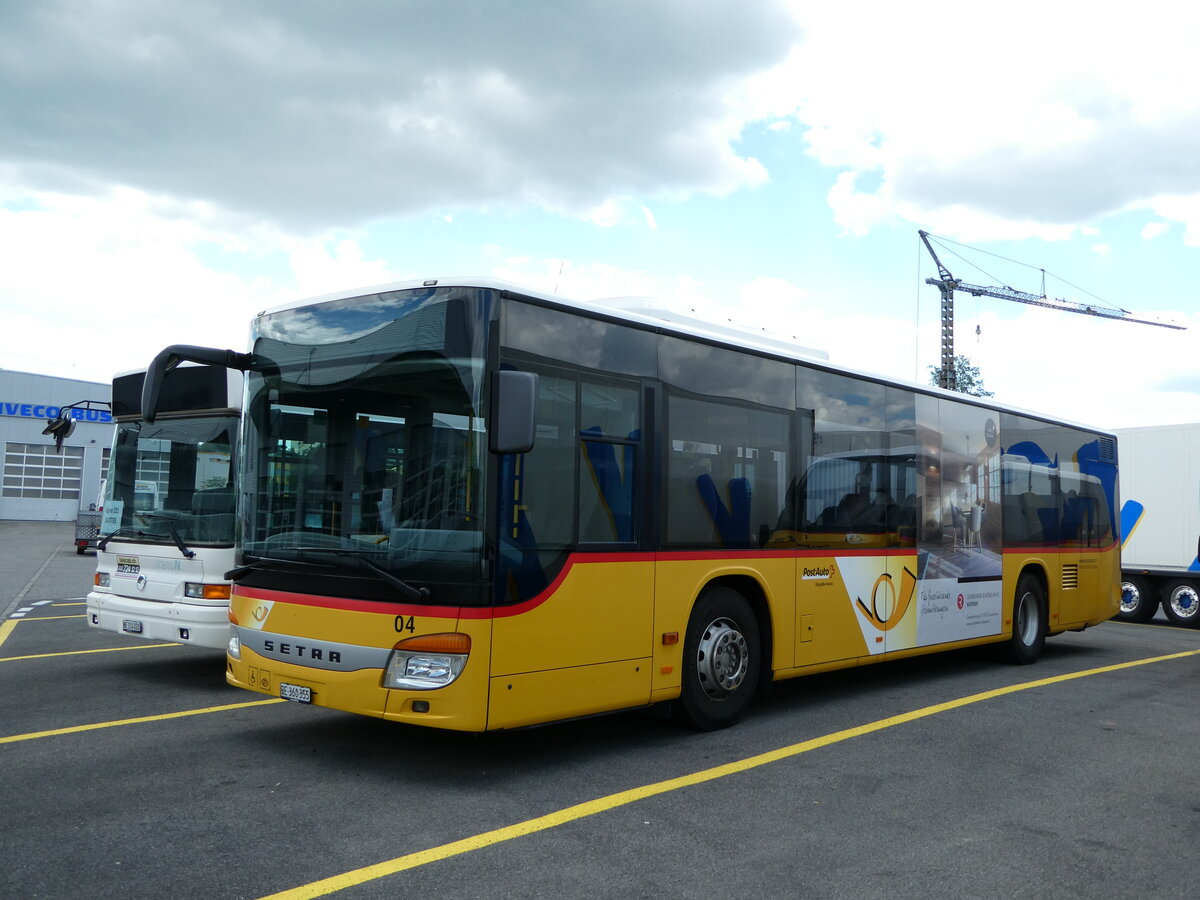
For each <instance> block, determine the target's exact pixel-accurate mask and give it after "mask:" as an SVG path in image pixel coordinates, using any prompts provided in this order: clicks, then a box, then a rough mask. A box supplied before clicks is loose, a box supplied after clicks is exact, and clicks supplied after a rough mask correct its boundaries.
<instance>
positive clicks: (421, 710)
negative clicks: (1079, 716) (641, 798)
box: [144, 279, 1120, 731]
mask: <svg viewBox="0 0 1200 900" xmlns="http://www.w3.org/2000/svg"><path fill="white" fill-rule="evenodd" d="M184 359H190V360H194V361H197V362H206V363H209V364H221V365H228V366H231V367H234V368H239V369H242V370H244V371H245V372H246V402H245V414H244V422H243V440H242V445H241V446H242V449H241V465H240V481H239V485H240V492H241V494H240V497H239V500H238V515H239V521H240V546H241V553H242V557H241V560H240V564H239V565H238V567H237V568H236V569H234V570H233V571H232V572H231V573H230V577H231V578H232V579H233V580H234V582H235V584H234V588H233V596H232V600H231V604H230V622H231V628H230V636H229V647H228V664H227V679H228V681H229V683H230V684H233V685H236V686H238V687H242V688H246V689H248V690H251V691H257V692H260V693H263V694H269V695H272V696H277V697H284V698H286V699H289V700H294V701H297V702H300V703H311V704H316V705H320V706H326V707H332V708H335V709H341V710H347V711H350V712H355V713H362V714H365V715H371V716H378V717H381V718H385V719H391V720H394V721H399V722H408V723H412V724H418V725H428V726H435V727H439V728H449V729H459V730H468V731H484V730H492V729H504V728H516V727H521V726H528V725H534V724H538V723H543V722H550V721H555V720H562V719H567V718H571V717H577V716H584V715H591V714H595V713H601V712H607V711H613V710H622V709H631V708H636V707H644V706H648V705H651V704H656V703H664V702H668V701H670V702H671V704H672V711H673V713H674V715H675V716H676V717H677V718H679V719H680V720H682V721H683V722H685V723H687V724H689V725H691V726H693V727H697V728H702V729H711V728H718V727H722V726H725V725H728V724H730V723H732V722H734V721H736V720H737V719H738V718H739V717H741V716H742V715H743V714H744V712H745V711H746V709H747V707H748V706H749V705H750V703H751V702H752V700H753V699H754V696H755V694H756V693H758V692H759V691H760V690H761V689H762V688H764V687H765V685H766V684H768V683H769V682H771V681H773V680H778V679H783V678H791V677H794V676H798V675H804V674H808V673H813V672H821V671H827V670H831V669H838V668H843V667H848V666H855V665H860V664H864V663H870V662H879V661H883V660H890V659H897V658H901V657H906V656H912V655H914V654H919V653H929V652H935V651H938V650H944V649H950V648H958V647H967V646H973V645H979V644H985V643H993V642H994V643H997V644H999V645H1001V647H1002V649H1003V650H1004V651H1005V652H1006V653H1007V655H1008V656H1009V657H1011V658H1012V659H1013V660H1015V661H1016V662H1019V663H1028V662H1033V661H1034V660H1036V659H1037V658H1038V656H1039V655H1040V653H1041V651H1042V647H1043V642H1044V640H1045V638H1046V636H1048V635H1053V634H1058V633H1060V632H1064V631H1069V630H1081V629H1083V628H1085V627H1087V626H1089V625H1095V624H1098V623H1100V622H1102V621H1104V620H1106V619H1108V618H1109V617H1111V616H1112V615H1113V614H1114V613H1115V612H1116V610H1117V608H1118V604H1119V581H1120V577H1119V556H1118V547H1117V540H1116V537H1117V527H1116V522H1115V515H1116V510H1117V509H1118V503H1117V496H1116V491H1117V487H1116V486H1117V447H1116V441H1115V439H1114V438H1113V437H1112V436H1111V435H1109V434H1105V433H1100V432H1097V431H1093V430H1090V429H1087V428H1084V427H1080V426H1076V425H1070V424H1065V423H1062V422H1057V421H1052V420H1050V419H1047V418H1044V417H1041V416H1037V415H1034V414H1030V413H1026V412H1021V411H1018V410H1013V409H1008V408H1004V407H1001V406H997V405H994V404H991V403H988V402H985V401H983V400H980V399H978V398H972V397H965V396H962V395H956V394H950V393H947V392H944V391H939V390H937V389H935V388H926V387H918V386H915V385H908V384H900V383H893V382H891V381H888V380H885V379H881V378H878V377H874V376H869V375H865V374H861V373H854V372H850V371H845V370H842V369H839V368H836V367H834V366H832V365H830V364H829V363H828V362H827V361H826V360H825V359H824V358H823V356H822V355H821V354H816V353H809V352H807V351H803V350H801V349H799V348H797V347H795V346H792V345H789V344H783V343H779V342H776V341H773V340H771V339H770V338H769V337H768V336H765V335H762V334H758V335H756V334H754V333H751V332H741V331H737V330H733V329H722V328H719V327H716V326H710V325H704V324H702V323H697V322H694V321H690V320H686V319H682V318H679V317H677V316H672V315H671V314H667V313H655V312H651V311H647V310H641V311H638V310H636V309H632V308H630V307H628V306H625V307H620V306H611V307H605V306H601V305H593V304H577V303H571V302H568V301H565V300H563V299H561V298H558V297H553V296H545V295H541V294H538V293H536V292H532V291H527V290H524V289H520V288H517V287H514V286H511V285H506V284H502V283H498V282H492V281H489V280H486V279H481V280H470V281H426V282H424V283H417V284H397V285H389V286H387V287H383V288H372V289H370V290H366V291H351V292H345V293H343V294H338V295H330V296H326V297H322V298H318V299H315V300H312V301H309V302H305V303H300V304H296V305H292V306H288V307H284V308H280V309H276V310H272V311H269V312H266V313H263V314H261V315H259V316H258V317H257V318H256V319H255V321H254V323H253V326H252V334H251V346H250V350H249V352H248V353H234V352H232V351H216V350H208V349H205V348H197V347H183V346H175V347H168V348H167V349H166V350H164V351H163V352H162V353H160V354H159V356H158V357H157V358H156V360H155V362H154V364H153V365H152V367H151V375H149V376H148V377H147V380H146V390H145V397H144V404H145V410H144V412H145V414H146V415H147V416H148V417H150V418H152V417H153V414H154V404H155V399H154V398H155V392H156V390H157V388H156V386H155V385H156V381H157V380H158V378H159V377H160V373H162V372H165V371H168V370H169V369H170V368H171V367H172V366H174V365H176V364H177V363H178V362H179V361H180V360H184Z"/></svg>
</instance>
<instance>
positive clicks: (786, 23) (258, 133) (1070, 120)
mask: <svg viewBox="0 0 1200 900" xmlns="http://www.w3.org/2000/svg"><path fill="white" fill-rule="evenodd" d="M1106 9H1107V8H1105V7H1101V6H1097V5H1096V4H1094V3H1088V4H1084V3H1070V2H1062V3H1047V2H1045V0H1042V2H1037V3H1026V2H1010V3H1006V4H1004V5H1003V7H996V6H980V5H978V4H969V3H962V2H961V0H960V2H947V3H943V2H926V3H922V4H920V5H917V6H913V5H904V4H896V3H843V4H817V3H811V2H786V0H779V2H766V0H730V2H716V0H637V2H631V0H563V2H557V3H554V2H536V0H524V2H520V0H508V2H503V0H470V2H465V0H464V2H455V0H436V2H434V0H431V2H424V0H407V2H401V0H393V2H384V0H342V2H339V3H336V4H334V3H328V2H315V0H286V2H284V0H280V2H261V0H259V2H252V0H239V2H215V0H209V2H204V0H193V2H188V3H178V2H155V0H40V2H38V3H7V4H3V5H0V320H2V323H3V330H2V332H0V334H2V335H3V337H2V338H0V367H2V368H6V369H14V370H18V371H26V372H41V373H46V374H53V375H62V376H66V377H73V378H85V379H90V380H95V381H106V380H108V379H109V378H111V377H112V375H113V374H114V373H115V372H118V371H122V370H127V369H131V368H135V367H138V366H142V365H145V364H146V363H147V362H148V361H149V360H150V358H151V357H153V355H154V354H155V353H156V352H157V351H158V350H159V349H161V348H162V347H163V346H165V345H167V344H171V343H191V344H205V345H212V346H221V347H233V348H235V349H244V348H245V346H246V336H247V331H248V325H249V321H250V318H251V317H252V316H253V315H254V314H255V313H256V312H258V311H260V310H262V309H264V308H268V307H270V306H274V305H277V304H279V303H284V302H290V301H292V300H295V299H299V298H302V297H306V296H311V295H315V294H319V293H323V292H326V291H330V290H338V289H342V288H349V287H355V286H360V285H371V284H378V283H381V282H387V281H392V280H401V279H409V278H428V277H437V276H439V275H440V276H448V275H462V274H477V275H490V276H493V277H500V278H504V279H507V280H510V281H514V282H517V283H519V284H525V285H528V286H530V287H534V288H538V289H540V290H544V291H553V292H558V293H560V294H563V295H564V296H568V297H572V298H575V299H581V300H590V299H595V298H600V297H605V296H614V295H628V294H640V295H652V296H656V297H658V298H660V299H661V300H662V301H663V302H665V303H668V304H672V305H676V306H686V307H689V308H693V309H695V310H697V311H698V312H699V313H701V314H702V315H706V316H710V317H720V318H726V319H732V320H734V321H736V322H743V323H747V324H751V325H762V324H769V325H770V326H771V327H772V328H774V329H777V330H778V331H779V332H780V333H782V334H787V335H795V336H796V337H797V339H798V340H799V341H800V342H801V343H803V344H806V345H810V346H818V347H822V348H824V349H825V350H827V351H828V352H829V354H830V356H831V358H832V360H833V361H835V362H837V363H841V364H844V365H847V366H850V367H853V368H856V369H861V370H868V371H874V372H879V373H881V374H883V375H886V376H889V377H894V378H901V379H906V380H916V381H920V382H922V383H926V382H927V380H928V367H929V366H930V365H933V364H936V363H937V362H938V354H939V349H940V342H939V328H938V311H939V296H938V292H937V289H936V288H934V287H931V286H928V285H926V284H925V283H924V279H925V278H928V277H931V276H933V275H935V274H936V270H935V269H934V267H933V265H932V262H931V260H930V258H929V256H928V254H927V253H926V252H925V250H924V248H923V247H922V246H921V244H920V242H919V239H918V235H917V231H918V229H925V230H927V231H930V232H932V233H934V234H936V235H939V236H941V237H943V238H945V239H946V241H947V243H944V244H942V245H940V248H944V249H946V250H947V253H946V254H945V255H942V249H939V255H942V258H943V262H944V263H946V264H947V265H948V266H949V268H950V269H951V271H952V272H953V274H954V275H955V276H957V277H959V278H961V279H964V280H966V281H970V282H974V283H977V284H983V285H993V284H995V285H1009V286H1012V287H1014V288H1017V289H1019V290H1024V291H1029V292H1032V293H1040V292H1041V291H1042V290H1043V289H1044V290H1045V291H1046V292H1047V293H1049V294H1051V295H1052V296H1056V297H1063V298H1065V299H1069V300H1078V301H1086V302H1089V303H1090V302H1099V303H1103V304H1105V305H1107V306H1111V307H1119V308H1124V309H1129V310H1133V311H1134V312H1136V313H1138V314H1141V315H1148V316H1150V317H1160V318H1162V319H1164V320H1170V321H1173V322H1176V323H1178V324H1183V325H1187V326H1189V329H1188V330H1187V331H1182V332H1181V331H1172V330H1168V329H1164V328H1157V327H1151V326H1146V325H1136V324H1130V323H1126V322H1119V321H1110V320H1104V319H1094V318H1091V317H1086V316H1080V315H1073V314H1069V313H1063V312H1057V311H1051V310H1044V309H1038V308H1035V307H1030V306H1024V305H1021V304H1016V303H1012V302H1006V301H1001V300H991V299H974V298H970V297H969V296H967V295H964V294H961V293H960V294H959V295H958V298H957V299H958V303H957V310H956V311H957V316H958V328H957V339H956V340H957V349H958V351H959V352H960V353H962V354H965V355H967V356H969V357H970V358H971V360H972V362H973V363H975V364H976V365H978V366H979V367H980V370H981V374H982V377H983V381H984V384H985V385H986V386H987V387H988V388H990V389H991V390H993V391H994V392H995V393H996V397H997V399H999V400H1003V401H1006V402H1009V403H1013V404H1016V405H1018V406H1022V407H1025V408H1028V409H1032V410H1036V411H1040V412H1045V413H1049V414H1053V415H1060V416H1064V417H1068V418H1071V419H1075V420H1078V421H1082V422H1085V423H1087V424H1092V425H1098V426H1102V427H1125V426H1131V425H1143V424H1162V423H1169V422H1178V421H1200V302H1198V299H1200V296H1198V292H1197V286H1196V278H1197V273H1198V272H1200V265H1198V263H1200V91H1197V89H1196V85H1197V83H1198V82H1200V62H1198V61H1200V12H1198V11H1197V10H1196V9H1195V8H1188V7H1185V6H1177V5H1176V4H1173V3H1172V4H1167V3H1161V4H1160V3H1158V2H1155V0H1150V2H1142V3H1139V4H1137V6H1136V7H1112V8H1111V9H1109V10H1108V11H1105V10H1106ZM950 241H953V242H956V243H949V242H950ZM1043 270H1044V273H1043Z"/></svg>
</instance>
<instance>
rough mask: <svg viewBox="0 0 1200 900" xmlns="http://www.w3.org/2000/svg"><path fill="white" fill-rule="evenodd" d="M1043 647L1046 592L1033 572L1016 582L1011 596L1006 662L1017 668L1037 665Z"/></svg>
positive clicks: (1044, 641)
mask: <svg viewBox="0 0 1200 900" xmlns="http://www.w3.org/2000/svg"><path fill="white" fill-rule="evenodd" d="M1045 645H1046V591H1045V589H1044V588H1043V587H1042V582H1041V580H1040V579H1039V578H1038V577H1037V576H1036V575H1034V574H1033V573H1032V572H1026V573H1025V574H1024V575H1022V576H1021V577H1020V578H1019V579H1017V591H1016V594H1015V595H1014V596H1013V609H1012V637H1010V638H1009V639H1008V644H1007V645H1006V647H1005V649H1006V651H1007V652H1006V656H1007V657H1008V659H1009V661H1010V662H1012V663H1015V664H1017V665H1020V666H1027V665H1029V664H1030V663H1034V662H1037V661H1038V659H1039V658H1041V655H1042V648H1043V647H1044V646H1045Z"/></svg>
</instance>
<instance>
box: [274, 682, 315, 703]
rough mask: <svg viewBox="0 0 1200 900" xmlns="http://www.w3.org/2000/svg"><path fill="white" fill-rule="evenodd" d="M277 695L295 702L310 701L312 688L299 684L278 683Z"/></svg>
mask: <svg viewBox="0 0 1200 900" xmlns="http://www.w3.org/2000/svg"><path fill="white" fill-rule="evenodd" d="M279 696H280V697H282V698H283V699H284V700H294V701H295V702H297V703H312V688H310V687H304V686H302V685H299V684H284V683H283V682H280V684H279Z"/></svg>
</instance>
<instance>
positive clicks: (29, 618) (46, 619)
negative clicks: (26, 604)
mask: <svg viewBox="0 0 1200 900" xmlns="http://www.w3.org/2000/svg"><path fill="white" fill-rule="evenodd" d="M86 618H87V616H22V617H21V618H19V619H10V620H9V621H11V622H52V621H55V620H57V619H86Z"/></svg>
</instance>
